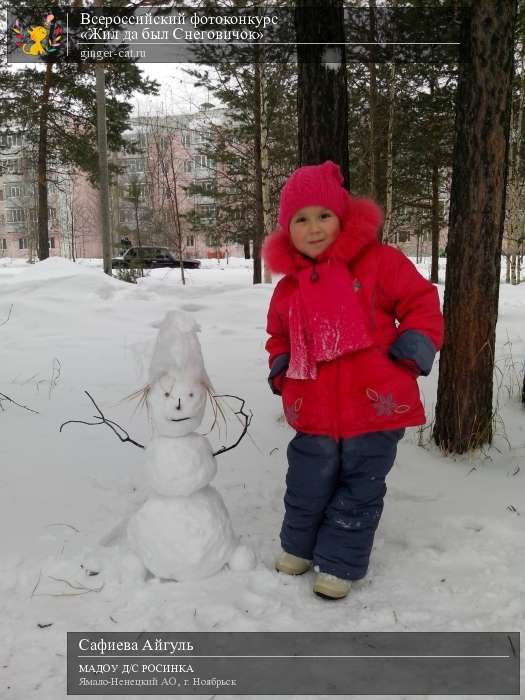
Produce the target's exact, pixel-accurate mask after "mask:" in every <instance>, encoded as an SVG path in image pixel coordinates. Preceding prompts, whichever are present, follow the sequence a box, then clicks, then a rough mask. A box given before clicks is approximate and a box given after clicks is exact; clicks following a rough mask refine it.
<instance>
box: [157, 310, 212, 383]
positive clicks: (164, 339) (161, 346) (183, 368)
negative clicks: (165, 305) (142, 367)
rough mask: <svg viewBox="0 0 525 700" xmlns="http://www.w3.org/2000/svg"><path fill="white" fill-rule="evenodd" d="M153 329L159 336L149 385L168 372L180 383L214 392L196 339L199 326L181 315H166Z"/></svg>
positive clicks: (178, 313)
mask: <svg viewBox="0 0 525 700" xmlns="http://www.w3.org/2000/svg"><path fill="white" fill-rule="evenodd" d="M152 325H153V327H154V328H158V329H159V333H158V335H157V342H156V343H155V348H154V350H153V357H152V358H151V364H150V368H149V383H150V384H154V383H155V382H157V381H158V380H159V379H160V378H161V377H162V376H163V375H165V374H167V373H168V372H176V373H180V376H181V379H184V380H186V381H187V380H190V381H197V382H199V381H201V382H202V383H203V384H204V385H205V386H206V387H207V388H208V389H210V390H211V391H213V387H212V384H211V382H210V379H209V377H208V374H207V372H206V369H205V368H204V360H203V358H202V351H201V346H200V343H199V339H198V337H197V333H198V332H199V331H200V326H199V325H198V323H196V322H195V320H194V319H193V318H192V317H191V316H190V315H189V314H187V313H185V312H184V311H168V313H167V314H166V316H165V317H164V318H163V319H162V321H159V322H157V323H153V324H152Z"/></svg>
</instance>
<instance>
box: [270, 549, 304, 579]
mask: <svg viewBox="0 0 525 700" xmlns="http://www.w3.org/2000/svg"><path fill="white" fill-rule="evenodd" d="M311 565H312V561H311V559H303V558H302V557H296V556H295V554H288V552H284V551H283V552H282V554H281V556H280V557H279V558H278V559H277V561H276V562H275V568H276V569H277V571H280V572H281V573H282V574H288V575H289V576H299V575H300V574H304V573H305V572H306V571H308V569H309V568H310V566H311Z"/></svg>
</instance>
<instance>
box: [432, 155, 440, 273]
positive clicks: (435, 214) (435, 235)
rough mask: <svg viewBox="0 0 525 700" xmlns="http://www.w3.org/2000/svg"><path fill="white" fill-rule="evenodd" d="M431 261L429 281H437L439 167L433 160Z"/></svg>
mask: <svg viewBox="0 0 525 700" xmlns="http://www.w3.org/2000/svg"><path fill="white" fill-rule="evenodd" d="M431 216H432V222H431V226H432V262H431V265H430V281H431V282H433V283H434V284H437V283H438V281H439V279H438V278H439V223H440V222H439V167H438V164H437V162H436V160H434V162H433V163H432V213H431Z"/></svg>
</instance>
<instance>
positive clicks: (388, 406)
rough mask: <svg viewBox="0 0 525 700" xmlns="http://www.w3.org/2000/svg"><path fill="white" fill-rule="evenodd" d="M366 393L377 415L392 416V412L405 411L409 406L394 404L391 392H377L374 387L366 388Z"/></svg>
mask: <svg viewBox="0 0 525 700" xmlns="http://www.w3.org/2000/svg"><path fill="white" fill-rule="evenodd" d="M366 395H367V396H368V398H369V399H370V401H372V403H373V404H374V410H375V412H376V414H377V415H378V416H392V415H393V414H394V413H406V412H407V411H408V410H409V409H410V406H407V404H404V403H402V404H396V402H395V401H394V397H393V396H392V394H379V393H378V392H377V391H375V390H374V389H367V390H366Z"/></svg>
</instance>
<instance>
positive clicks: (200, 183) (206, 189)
mask: <svg viewBox="0 0 525 700" xmlns="http://www.w3.org/2000/svg"><path fill="white" fill-rule="evenodd" d="M195 185H196V186H197V187H200V188H201V190H202V192H203V193H206V194H213V191H214V190H215V181H214V180H195Z"/></svg>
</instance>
